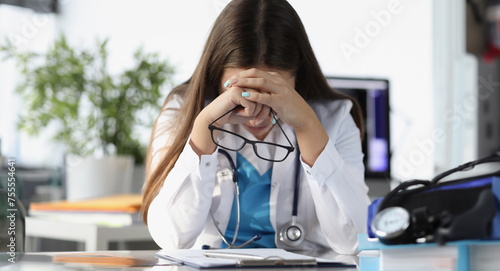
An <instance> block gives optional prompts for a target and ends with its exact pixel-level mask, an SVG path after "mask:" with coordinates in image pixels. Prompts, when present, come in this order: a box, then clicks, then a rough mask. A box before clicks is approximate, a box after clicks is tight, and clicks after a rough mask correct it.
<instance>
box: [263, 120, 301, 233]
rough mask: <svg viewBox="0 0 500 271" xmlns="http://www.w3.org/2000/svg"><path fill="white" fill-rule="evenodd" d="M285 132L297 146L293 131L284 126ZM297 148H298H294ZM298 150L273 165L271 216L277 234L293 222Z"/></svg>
mask: <svg viewBox="0 0 500 271" xmlns="http://www.w3.org/2000/svg"><path fill="white" fill-rule="evenodd" d="M282 127H283V130H284V131H285V133H286V134H287V136H288V138H289V139H290V141H291V142H292V144H294V145H295V144H296V141H297V140H296V138H295V133H294V131H293V129H292V128H291V127H290V126H288V125H286V124H282ZM294 147H296V146H294ZM297 151H298V150H297V149H295V151H294V152H292V153H290V154H289V156H288V157H287V158H286V160H285V161H283V162H275V163H274V165H273V175H272V178H271V181H272V182H271V196H270V199H269V201H270V202H269V203H270V216H271V224H272V225H273V227H274V229H275V230H276V232H279V230H280V229H281V226H282V224H284V223H287V222H288V221H290V220H291V216H292V205H293V189H294V186H293V184H294V180H295V174H294V173H295V169H294V165H295V163H296V162H295V160H296V159H297Z"/></svg>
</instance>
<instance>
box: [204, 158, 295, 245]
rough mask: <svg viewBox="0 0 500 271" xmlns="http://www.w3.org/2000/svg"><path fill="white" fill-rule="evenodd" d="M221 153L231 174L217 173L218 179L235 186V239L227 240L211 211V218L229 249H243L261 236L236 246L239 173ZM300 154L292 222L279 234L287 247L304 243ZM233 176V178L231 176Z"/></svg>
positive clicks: (255, 236) (232, 162)
mask: <svg viewBox="0 0 500 271" xmlns="http://www.w3.org/2000/svg"><path fill="white" fill-rule="evenodd" d="M219 153H220V154H222V155H224V156H225V157H226V158H227V160H228V161H229V165H230V166H231V171H230V172H229V170H228V169H226V170H222V171H220V172H218V173H217V175H218V176H217V177H218V178H229V177H231V178H232V181H233V185H234V197H235V199H236V225H235V228H234V237H233V240H232V241H231V242H229V241H228V240H227V238H226V237H225V236H224V234H223V233H222V231H221V230H220V229H219V226H218V225H217V222H216V221H215V218H214V216H213V213H212V211H210V216H211V217H212V221H213V222H214V225H215V228H216V229H217V231H218V232H219V235H220V236H221V238H222V241H223V242H224V243H225V244H226V245H227V246H228V247H229V248H242V247H245V246H247V245H249V244H250V243H252V242H254V241H257V240H260V239H261V237H262V236H261V235H260V234H256V235H254V236H253V237H252V238H250V239H249V240H248V241H246V242H244V243H243V244H241V245H235V242H236V239H237V237H238V231H239V227H240V199H239V193H240V191H239V188H238V172H237V171H236V166H235V164H234V161H233V159H232V158H231V156H230V155H229V153H227V152H226V151H225V150H223V149H219ZM299 153H300V152H299V151H297V165H296V167H295V184H294V193H293V208H292V220H291V221H290V222H288V223H287V224H285V225H283V227H282V228H281V230H280V232H279V239H280V241H281V242H283V243H284V244H285V245H287V246H291V247H295V246H298V245H300V244H301V243H302V242H303V241H304V228H303V227H302V226H301V225H300V224H298V223H297V210H298V204H299V190H300V182H299V181H300V179H299V178H300V166H301V165H300V154H299ZM230 175H231V176H230Z"/></svg>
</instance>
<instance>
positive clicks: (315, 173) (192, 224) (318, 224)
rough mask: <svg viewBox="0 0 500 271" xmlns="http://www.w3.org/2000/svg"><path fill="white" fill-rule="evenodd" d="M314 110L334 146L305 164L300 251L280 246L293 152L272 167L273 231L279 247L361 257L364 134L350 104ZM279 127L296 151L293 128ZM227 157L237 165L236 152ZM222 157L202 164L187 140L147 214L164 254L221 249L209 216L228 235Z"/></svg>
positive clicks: (287, 217)
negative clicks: (220, 175)
mask: <svg viewBox="0 0 500 271" xmlns="http://www.w3.org/2000/svg"><path fill="white" fill-rule="evenodd" d="M181 103H182V101H181V100H180V99H179V98H178V97H177V98H175V99H173V100H172V101H171V102H170V103H169V104H168V105H167V107H174V108H175V107H179V106H181ZM311 107H312V108H313V109H314V111H315V112H316V114H317V116H318V118H319V119H320V121H321V122H322V124H323V127H324V128H325V130H326V131H327V133H328V135H329V141H328V143H327V145H326V147H325V149H324V150H323V152H322V153H321V154H320V156H319V157H318V159H317V160H316V162H315V164H314V165H313V166H312V167H309V166H308V165H307V164H305V163H303V162H301V165H302V168H303V172H302V174H301V179H300V195H299V207H298V213H297V223H298V224H300V225H302V226H303V227H304V230H305V240H304V242H303V243H302V244H301V245H300V246H298V247H288V246H286V245H285V244H283V243H282V242H280V241H279V232H280V230H281V228H282V226H283V225H285V224H287V223H289V222H290V221H291V214H292V205H293V191H294V165H296V160H295V159H296V155H295V153H292V154H290V155H289V157H288V158H287V159H286V160H285V161H283V162H277V163H274V165H273V172H272V180H271V193H270V220H271V224H272V226H273V227H274V230H275V231H276V237H275V242H276V246H277V247H279V248H284V249H289V250H292V249H298V250H318V249H333V250H334V251H335V252H338V253H343V254H353V253H356V250H357V234H358V233H363V232H365V231H366V221H367V206H368V204H369V199H368V195H367V192H368V188H367V186H366V185H365V182H364V166H363V162H362V160H363V154H362V151H361V142H360V135H359V130H358V128H357V127H356V125H355V123H354V120H353V118H352V116H351V115H350V113H349V111H350V109H351V107H352V103H351V102H350V101H348V100H337V101H325V102H315V103H313V104H311ZM172 116H173V115H172V113H171V111H165V112H164V113H163V114H162V115H160V117H159V119H158V123H157V129H156V131H155V134H154V138H155V139H154V141H153V162H152V164H153V166H154V165H155V163H157V161H158V157H159V156H161V154H162V151H164V149H165V147H164V146H166V145H168V139H169V137H168V132H166V131H164V129H162V124H166V123H168V121H169V120H171V119H172ZM229 126H231V125H225V126H224V128H229ZM282 127H283V129H284V131H285V133H286V134H287V135H288V137H289V138H290V140H291V141H292V143H294V144H295V142H296V141H295V135H294V133H293V129H292V128H291V127H290V126H288V125H286V124H282ZM273 130H275V129H273ZM229 153H230V155H232V158H233V161H236V160H235V153H234V152H229ZM221 156H222V155H218V154H217V151H216V152H214V153H213V154H211V155H202V156H201V158H199V157H198V155H197V154H196V153H195V152H194V151H193V149H192V148H191V146H190V145H189V140H188V143H187V144H186V145H185V147H184V150H183V151H182V153H181V155H180V157H179V159H178V160H177V163H176V164H175V166H174V168H173V169H172V171H171V172H170V174H169V175H168V176H167V178H166V180H165V183H164V185H163V188H162V189H161V190H160V192H159V194H158V195H157V196H156V197H155V199H154V200H153V202H152V203H151V205H150V207H149V211H148V228H149V231H150V233H151V236H152V237H153V239H154V240H155V242H156V243H157V244H158V245H159V246H160V247H161V248H163V249H176V248H195V249H200V248H201V247H202V245H209V246H211V247H220V245H221V242H222V239H221V237H220V234H219V233H218V231H217V229H216V228H215V226H214V221H213V220H212V218H211V216H210V214H209V210H211V211H212V213H213V216H214V218H215V221H216V223H217V224H218V227H219V229H220V230H221V231H222V232H224V231H225V229H226V227H227V224H228V221H229V216H230V213H231V208H232V203H233V198H234V190H233V189H234V185H233V183H232V180H231V179H230V178H227V179H225V180H219V179H218V178H216V172H217V171H218V170H220V167H221V165H219V169H218V164H219V163H221V164H223V163H227V161H226V162H223V158H221ZM226 167H227V165H226Z"/></svg>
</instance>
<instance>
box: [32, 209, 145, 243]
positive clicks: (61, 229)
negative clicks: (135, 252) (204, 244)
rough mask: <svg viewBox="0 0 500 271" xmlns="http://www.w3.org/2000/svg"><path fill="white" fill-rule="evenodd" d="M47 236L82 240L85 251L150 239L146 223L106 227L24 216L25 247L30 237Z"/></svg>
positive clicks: (67, 239)
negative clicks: (118, 243) (117, 243)
mask: <svg viewBox="0 0 500 271" xmlns="http://www.w3.org/2000/svg"><path fill="white" fill-rule="evenodd" d="M39 237H42V238H49V239H58V240H66V241H76V242H83V243H84V244H85V250H86V251H98V250H107V249H109V242H113V241H118V242H121V241H149V240H152V238H151V235H150V234H149V231H148V229H147V227H146V225H142V224H140V225H132V226H124V227H106V226H99V225H93V224H79V223H70V222H61V221H53V220H49V219H44V218H39V217H29V216H28V217H26V240H27V244H26V247H28V248H29V247H30V246H31V245H32V242H33V241H34V240H33V239H32V238H39Z"/></svg>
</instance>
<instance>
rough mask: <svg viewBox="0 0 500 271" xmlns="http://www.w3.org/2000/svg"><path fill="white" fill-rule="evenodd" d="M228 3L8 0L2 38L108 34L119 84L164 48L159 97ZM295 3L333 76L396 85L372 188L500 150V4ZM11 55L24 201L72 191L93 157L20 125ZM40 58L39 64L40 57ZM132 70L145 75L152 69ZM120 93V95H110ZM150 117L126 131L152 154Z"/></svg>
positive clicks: (11, 112)
mask: <svg viewBox="0 0 500 271" xmlns="http://www.w3.org/2000/svg"><path fill="white" fill-rule="evenodd" d="M228 2H229V0H186V1H160V0H143V1H137V0H123V1H111V0H85V1H83V0H59V1H57V0H43V1H35V0H31V1H15V0H0V45H5V44H7V43H10V45H11V47H13V48H15V49H16V51H17V52H20V53H21V54H22V52H25V53H26V52H34V53H38V54H42V55H43V54H47V52H50V51H51V48H54V43H55V42H57V41H60V37H61V35H64V37H65V42H66V44H67V45H68V46H69V47H71V48H73V49H74V50H80V49H81V50H83V49H85V48H95V47H96V44H98V43H99V42H103V41H105V40H107V43H106V44H105V48H107V51H106V54H107V61H106V63H107V64H106V69H107V70H108V71H109V76H110V78H111V77H113V78H114V77H116V80H117V81H116V83H115V85H120V80H122V81H123V80H125V81H126V82H131V81H133V80H132V79H131V78H135V77H127V76H134V75H133V74H130V73H129V74H128V75H126V76H125V77H124V76H123V74H124V73H123V71H124V70H130V71H134V70H135V71H137V70H139V68H138V67H139V66H137V58H134V53H135V52H137V50H138V49H139V48H142V50H143V52H144V54H148V53H150V54H156V56H155V57H151V58H144V59H147V60H148V61H150V62H148V64H151V65H153V64H166V66H162V67H163V68H164V70H162V71H163V73H161V74H160V75H161V76H160V77H158V78H156V79H155V80H156V81H154V80H152V81H151V82H146V83H144V82H143V84H142V85H141V87H142V89H147V88H148V86H150V87H153V83H154V82H156V83H158V82H159V83H161V84H159V83H158V84H157V87H158V93H159V96H158V97H150V99H156V100H157V102H158V103H161V102H162V101H163V99H164V98H165V96H166V95H167V94H168V92H169V91H170V89H171V88H172V87H173V86H175V85H176V84H179V83H181V82H183V81H184V80H186V79H188V78H189V77H190V75H191V73H192V72H193V70H194V68H195V66H196V64H197V62H198V59H199V57H200V54H201V50H202V48H203V46H204V42H205V40H206V38H207V35H208V33H209V30H210V28H211V26H212V23H213V21H214V20H215V18H216V17H217V16H218V14H219V13H220V11H221V10H222V9H223V8H224V6H225V5H226V4H227V3H228ZM289 2H290V3H291V4H292V6H293V7H294V8H295V9H296V10H297V12H298V14H299V16H300V17H301V18H302V21H303V23H304V25H305V28H306V30H307V32H308V34H309V38H310V41H311V44H312V46H313V49H314V50H315V53H316V56H317V58H318V60H319V62H320V65H321V67H322V69H323V72H324V74H325V76H329V77H348V78H354V79H360V80H364V79H369V78H376V79H383V80H387V82H388V84H389V87H388V91H389V96H388V98H389V101H388V103H387V105H386V107H387V108H386V109H385V110H386V111H387V112H388V114H389V115H388V121H387V122H386V124H387V125H388V127H389V130H388V131H389V134H388V137H389V140H388V141H387V148H388V149H389V152H388V157H389V158H388V159H389V160H388V161H389V164H390V170H388V171H387V172H385V173H384V174H383V175H382V176H379V177H378V178H374V179H373V180H372V179H371V178H370V179H368V180H367V182H369V185H370V186H372V187H373V190H372V192H371V193H372V194H371V195H372V196H373V197H376V196H379V195H383V193H385V192H386V191H388V189H389V187H390V186H391V182H394V181H396V182H397V181H405V180H409V179H417V178H424V179H428V178H432V177H433V176H434V175H435V174H437V173H439V172H442V171H444V170H446V169H449V168H451V167H454V166H456V165H458V164H461V163H464V162H467V161H469V160H472V159H475V158H478V157H482V156H485V155H489V154H491V153H492V152H494V151H496V150H498V148H499V145H500V142H499V141H500V135H499V126H500V120H499V118H498V115H499V113H500V112H499V109H498V108H500V107H499V106H498V103H499V102H500V97H499V94H498V88H499V86H500V81H499V80H498V73H499V70H498V65H497V53H498V50H497V48H500V41H499V40H498V39H499V37H498V32H497V29H496V27H497V22H498V20H499V18H500V12H497V11H498V9H499V8H498V5H499V4H498V2H497V1H487V0H467V1H466V0H462V1H456V0H440V1H432V0H418V1H417V0H356V1H341V0H335V1H332V0H328V1H327V0H310V1H300V0H289ZM3 57H4V56H2V61H1V62H0V140H1V144H0V153H1V155H2V156H3V157H8V158H15V160H16V166H17V167H18V173H19V174H18V176H19V179H22V180H23V187H24V188H23V189H24V190H25V191H24V192H23V193H24V194H23V195H22V197H23V202H26V203H27V205H29V203H30V202H31V201H43V200H56V199H63V198H65V196H67V193H68V191H67V190H65V189H64V187H66V183H65V182H66V177H67V174H68V172H71V170H72V169H73V168H76V167H77V166H79V165H82V164H84V163H85V162H84V160H83V159H84V158H82V157H81V156H79V158H68V154H71V153H72V152H71V146H68V144H63V143H61V141H58V142H57V141H56V142H55V141H53V140H52V138H53V136H54V134H55V133H57V132H58V131H60V126H58V125H57V124H53V123H52V124H47V125H46V127H45V128H43V129H40V132H39V133H38V134H37V135H30V134H29V133H28V132H27V130H29V127H28V129H24V130H20V129H18V123H19V121H20V116H21V115H23V114H24V115H26V112H33V108H32V109H31V110H32V111H27V110H28V109H29V106H28V105H27V104H26V100H27V99H28V98H26V97H29V95H30V90H26V92H25V93H24V95H25V96H23V95H21V94H20V93H19V91H17V92H16V88H18V86H19V85H20V84H21V85H22V84H23V83H25V82H27V80H28V79H26V78H27V77H26V74H25V73H24V74H23V71H22V69H21V68H22V65H20V64H19V59H21V60H22V59H23V58H22V57H20V56H19V55H18V56H17V57H7V58H3ZM80 57H81V56H80ZM76 59H78V56H77V57H76ZM144 59H143V60H144ZM33 63H34V64H30V65H32V66H31V67H33V65H38V64H40V61H39V62H36V61H35V62H33ZM30 65H28V67H30ZM148 67H150V66H148ZM142 68H144V67H142ZM144 69H145V70H146V71H147V70H148V68H147V67H146V68H144ZM158 69H159V68H155V70H158ZM149 70H152V69H151V68H149ZM135 76H137V78H144V77H147V75H146V74H137V75H135ZM65 80H66V79H65ZM139 81H141V80H139ZM153 81H154V82H153ZM94 86H99V87H102V85H99V84H94ZM23 87H24V88H27V87H28V86H26V85H24V86H23ZM63 87H64V86H63ZM141 87H136V89H141ZM21 92H23V91H22V90H21ZM110 93H114V92H113V91H111V92H110ZM26 95H27V96H26ZM113 95H118V94H117V93H115V94H111V96H110V97H113ZM31 97H33V96H31ZM78 97H80V96H78ZM125 97H127V96H125ZM129 98H130V97H129ZM61 100H63V99H62V98H61ZM110 107H111V105H110ZM42 108H43V106H42ZM91 108H92V105H89V104H86V105H82V107H81V108H80V109H79V110H80V111H83V112H81V113H82V114H84V115H85V114H86V113H85V111H86V109H89V110H90V111H92V110H93V109H91ZM139 109H141V108H139ZM35 111H36V110H35ZM131 112H132V113H133V114H134V116H139V118H140V119H141V120H148V119H150V118H151V117H153V118H154V117H155V114H156V113H157V111H155V109H154V107H152V108H149V107H147V106H144V110H135V111H131ZM107 113H109V112H107ZM88 114H93V113H92V112H91V113H88V112H87V115H88ZM116 114H121V111H117V112H115V115H116ZM63 115H64V114H63ZM118 118H119V117H118ZM115 122H117V121H115ZM90 123H91V124H92V122H90ZM96 123H97V121H96ZM147 123H148V121H144V123H143V124H145V125H138V126H137V127H134V128H133V129H132V130H131V131H129V134H130V135H132V136H133V137H134V138H135V140H136V142H138V143H139V146H142V147H141V148H142V150H143V151H144V150H145V148H146V147H147V144H148V140H149V136H150V130H151V127H148V125H147ZM87 124H88V123H82V124H81V126H84V125H87ZM41 126H44V125H43V124H42V125H41ZM91 131H92V129H90V130H89V134H92V132H91ZM80 138H81V140H80V144H82V145H78V144H76V145H77V146H79V148H80V149H82V148H85V143H86V142H87V141H85V140H86V139H85V137H84V136H83V135H80ZM77 140H78V137H77ZM389 142H390V144H389ZM88 144H91V143H88ZM92 144H93V143H92ZM96 144H97V145H98V144H99V143H96ZM117 149H118V148H117V147H116V146H113V144H111V145H110V144H106V145H105V146H104V147H103V148H97V149H96V150H91V151H90V152H91V154H92V155H91V156H94V157H106V156H107V155H109V154H120V151H119V150H118V151H117ZM125 153H126V151H125ZM132 154H136V153H133V152H132ZM137 157H138V156H134V158H135V160H134V165H133V169H132V170H131V171H126V172H127V173H126V174H128V175H127V176H125V177H123V176H122V177H120V178H121V179H123V178H125V179H127V184H126V186H127V188H126V189H125V190H124V191H121V192H126V193H139V192H140V188H141V186H142V183H143V181H144V178H143V166H142V164H141V161H140V158H139V159H138V158H137ZM68 159H69V160H68ZM101 164H102V163H101ZM128 167H130V165H129V166H128ZM68 168H69V170H68ZM83 171H84V172H85V171H89V169H88V168H86V169H85V168H84V169H83ZM91 171H92V169H91ZM96 171H97V170H96ZM74 172H77V171H76V169H74ZM79 172H81V171H79ZM23 174H24V175H23ZM77 175H82V174H81V173H78V174H77ZM86 178H90V177H86ZM30 182H31V183H30ZM80 182H81V181H80ZM77 189H83V190H85V189H86V188H77ZM92 189H94V190H98V189H100V188H99V186H94V187H93V188H92Z"/></svg>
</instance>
